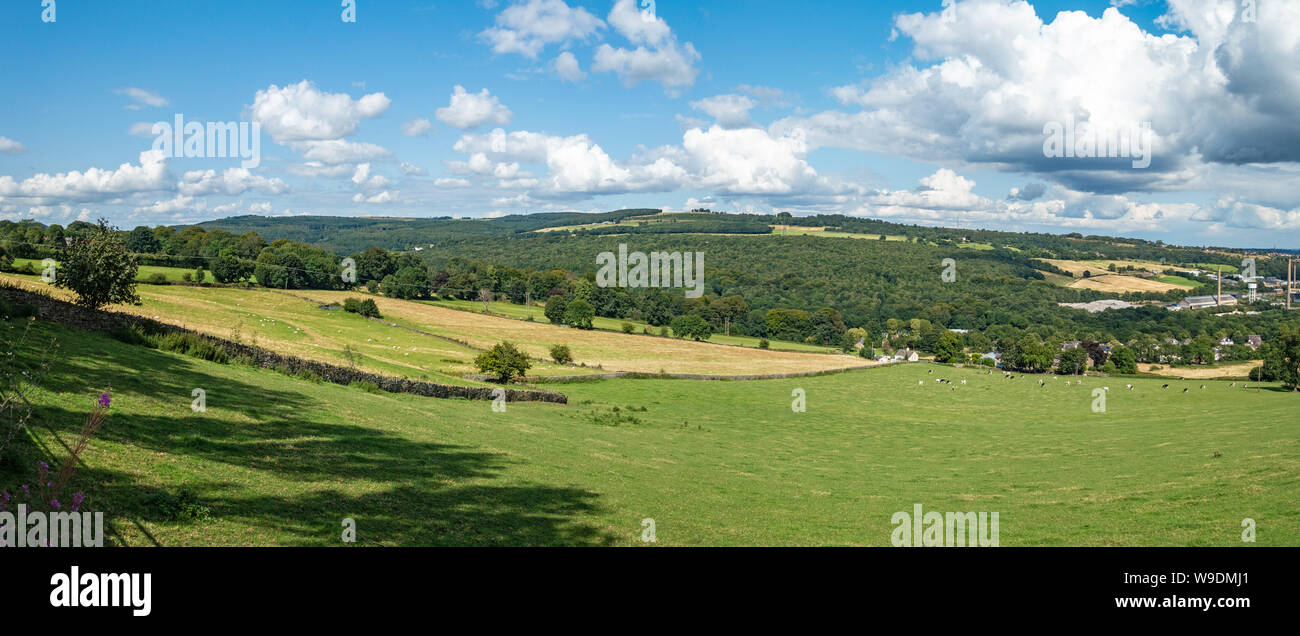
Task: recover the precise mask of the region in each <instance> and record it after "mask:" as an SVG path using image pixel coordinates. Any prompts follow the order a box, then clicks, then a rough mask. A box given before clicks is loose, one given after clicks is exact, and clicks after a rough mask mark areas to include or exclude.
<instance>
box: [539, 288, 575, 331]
mask: <svg viewBox="0 0 1300 636" xmlns="http://www.w3.org/2000/svg"><path fill="white" fill-rule="evenodd" d="M568 308H569V299H568V298H565V297H564V294H556V295H554V296H551V297H550V298H549V299H547V301H546V307H545V308H544V309H543V312H544V313H545V314H546V319H547V320H549V321H551V324H555V325H558V324H562V323H563V322H564V312H565V310H566V309H568Z"/></svg>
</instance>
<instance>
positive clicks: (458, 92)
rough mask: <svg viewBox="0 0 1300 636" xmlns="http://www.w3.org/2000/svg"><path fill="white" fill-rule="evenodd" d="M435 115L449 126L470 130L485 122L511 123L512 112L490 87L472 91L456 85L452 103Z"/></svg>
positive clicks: (499, 124) (452, 94) (493, 123)
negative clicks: (489, 90) (492, 92)
mask: <svg viewBox="0 0 1300 636" xmlns="http://www.w3.org/2000/svg"><path fill="white" fill-rule="evenodd" d="M435 116H436V117H437V118H438V121H440V122H443V123H445V124H447V125H449V126H454V127H456V128H459V129H461V130H469V129H470V128H476V127H478V126H482V125H484V124H492V125H494V126H504V125H506V124H509V123H510V118H511V117H512V114H511V112H510V109H509V108H506V107H505V106H504V105H503V104H502V103H501V101H500V100H498V99H497V98H496V97H494V96H492V94H491V93H489V92H488V89H486V88H485V89H483V90H481V91H479V92H477V93H470V92H467V91H466V90H465V87H464V86H456V88H455V89H453V90H452V93H451V103H450V104H449V105H448V106H447V107H446V108H439V109H438V111H437V113H435Z"/></svg>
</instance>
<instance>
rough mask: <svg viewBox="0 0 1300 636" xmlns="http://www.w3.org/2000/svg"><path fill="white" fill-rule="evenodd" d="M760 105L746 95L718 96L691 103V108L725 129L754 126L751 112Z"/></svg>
mask: <svg viewBox="0 0 1300 636" xmlns="http://www.w3.org/2000/svg"><path fill="white" fill-rule="evenodd" d="M757 105H758V104H757V103H756V102H755V101H754V100H752V99H750V98H748V97H745V96H744V95H716V96H714V97H706V98H704V99H701V100H699V101H695V102H691V108H694V109H695V110H698V111H701V112H703V113H706V114H708V115H709V116H710V117H712V118H713V120H714V121H715V122H717V124H718V125H719V126H722V127H723V128H745V127H748V126H752V125H753V124H754V122H753V120H751V119H750V118H749V111H750V110H752V109H753V108H754V107H755V106H757Z"/></svg>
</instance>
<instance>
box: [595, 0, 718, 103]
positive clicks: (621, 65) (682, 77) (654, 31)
mask: <svg viewBox="0 0 1300 636" xmlns="http://www.w3.org/2000/svg"><path fill="white" fill-rule="evenodd" d="M609 23H610V24H611V25H613V26H614V30H616V31H618V33H619V34H620V35H622V36H623V37H625V38H627V39H628V40H629V41H630V42H632V43H633V44H634V45H636V48H632V49H627V48H616V47H613V46H610V45H609V44H602V45H600V46H599V47H598V48H597V49H596V58H595V61H594V62H593V63H592V65H591V69H592V71H594V72H597V73H611V72H612V73H615V74H617V75H618V76H619V77H621V78H622V79H623V84H624V85H626V86H635V85H637V84H638V83H640V82H646V81H649V82H659V83H660V84H661V85H663V87H664V91H665V92H667V93H668V94H670V95H676V94H678V93H680V92H681V90H682V89H684V88H685V87H687V86H691V85H692V84H694V83H695V77H696V76H697V75H698V74H699V69H697V68H695V64H696V62H699V61H700V59H701V57H700V54H699V52H698V51H696V50H695V46H694V45H693V44H691V43H690V42H687V43H685V44H678V42H677V37H676V36H675V35H673V32H672V29H670V28H669V27H668V23H667V22H664V20H663V18H660V17H658V16H657V15H654V14H653V13H650V12H648V11H644V12H643V11H641V10H640V9H638V8H637V4H636V2H635V0H618V1H617V2H615V3H614V7H613V8H612V9H611V10H610V12H609Z"/></svg>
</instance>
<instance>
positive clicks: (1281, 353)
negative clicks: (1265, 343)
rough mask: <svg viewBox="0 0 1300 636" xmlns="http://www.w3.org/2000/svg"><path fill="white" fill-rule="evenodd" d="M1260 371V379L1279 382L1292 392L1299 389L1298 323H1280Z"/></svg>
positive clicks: (1299, 335)
mask: <svg viewBox="0 0 1300 636" xmlns="http://www.w3.org/2000/svg"><path fill="white" fill-rule="evenodd" d="M1260 372H1261V375H1260V376H1259V377H1261V379H1264V380H1267V381H1272V382H1281V383H1282V386H1284V387H1286V388H1289V389H1291V390H1292V391H1293V392H1295V391H1300V325H1296V326H1294V327H1289V326H1287V325H1282V328H1281V332H1280V333H1279V335H1278V337H1277V340H1275V341H1274V342H1273V343H1272V345H1271V346H1270V347H1269V351H1268V355H1267V356H1265V358H1264V367H1263V368H1262V369H1260Z"/></svg>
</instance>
